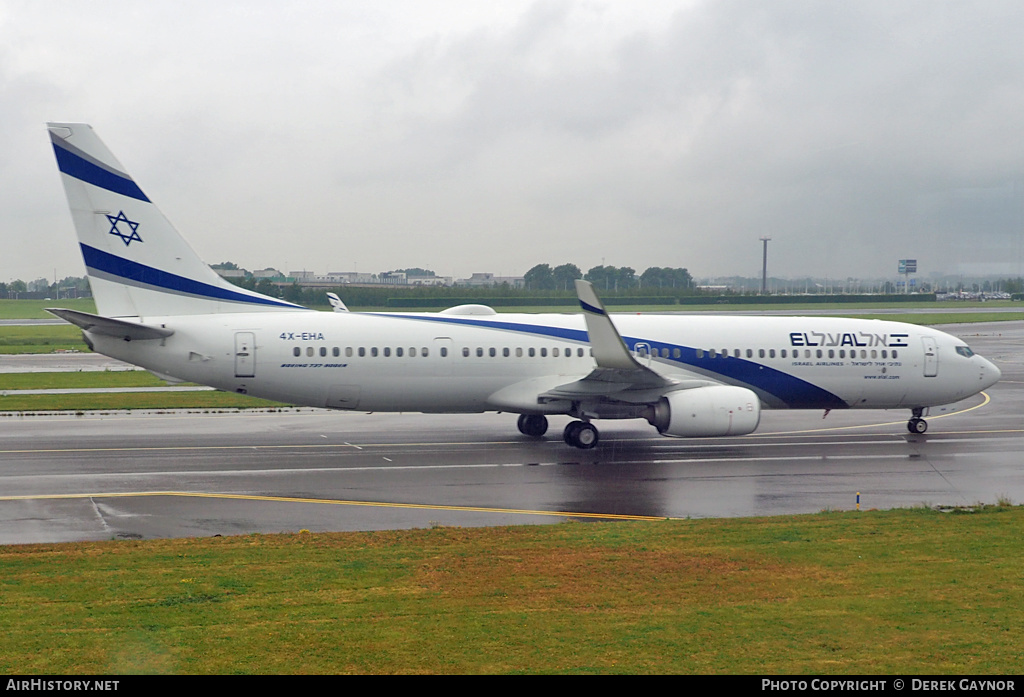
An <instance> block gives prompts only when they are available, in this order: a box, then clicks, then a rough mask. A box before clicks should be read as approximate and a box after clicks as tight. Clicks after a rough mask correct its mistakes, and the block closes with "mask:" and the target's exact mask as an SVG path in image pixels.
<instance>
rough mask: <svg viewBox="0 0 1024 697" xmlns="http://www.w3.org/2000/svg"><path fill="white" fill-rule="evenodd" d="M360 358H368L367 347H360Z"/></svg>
mask: <svg viewBox="0 0 1024 697" xmlns="http://www.w3.org/2000/svg"><path fill="white" fill-rule="evenodd" d="M359 357H360V358H365V357H366V347H365V346H360V347H359Z"/></svg>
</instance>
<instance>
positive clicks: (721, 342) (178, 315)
mask: <svg viewBox="0 0 1024 697" xmlns="http://www.w3.org/2000/svg"><path fill="white" fill-rule="evenodd" d="M49 132H50V138H51V140H52V141H53V149H54V152H55V153H56V156H57V165H58V167H59V169H60V172H61V178H62V179H63V182H64V189H65V191H66V193H67V198H68V203H69V205H70V207H71V216H72V218H73V220H74V225H75V229H76V230H77V232H78V240H79V244H80V246H81V250H82V256H83V257H84V259H85V266H86V269H87V271H88V276H89V282H90V284H91V286H92V290H93V296H94V297H95V300H96V308H97V311H98V314H97V315H91V314H87V313H84V312H78V311H74V310H66V309H52V310H50V312H52V313H53V314H55V315H57V316H58V317H62V318H63V319H65V320H67V321H68V322H71V323H73V324H76V325H78V326H79V327H81V328H82V330H83V335H84V337H85V341H86V342H87V343H88V345H89V346H90V348H92V349H93V350H95V351H98V352H100V353H103V354H106V355H107V356H111V357H113V358H117V359H120V360H123V361H127V362H128V363H133V364H135V365H138V366H141V367H143V368H145V369H147V370H150V371H152V372H153V373H156V374H157V375H160V376H165V377H169V378H173V379H177V380H188V381H192V382H197V383H201V384H205V385H210V386H213V387H215V388H217V389H220V390H225V391H228V392H238V393H242V394H249V395H254V396H258V397H264V398H267V399H272V400H277V401H280V402H287V403H290V404H300V405H308V406H315V407H326V408H328V409H345V410H358V411H395V412H398V411H404V412H408V411H421V412H440V413H470V412H485V411H501V412H511V413H515V414H519V415H520V416H519V430H520V431H521V432H522V433H524V434H526V435H528V436H533V437H540V436H542V435H544V433H545V432H546V431H547V428H548V420H547V416H550V415H553V414H565V415H568V416H570V417H572V418H573V419H574V420H573V421H571V422H570V423H569V425H568V426H566V428H565V432H564V439H565V441H566V443H569V444H570V445H573V446H575V447H577V448H592V447H594V446H595V445H596V444H597V441H598V432H597V429H596V428H595V427H594V424H593V421H594V420H595V419H646V420H647V421H648V422H649V423H650V424H651V425H652V426H654V427H655V428H657V429H658V432H660V433H662V434H663V435H666V436H678V437H700V436H730V435H744V434H748V433H752V432H753V431H754V430H755V429H756V428H757V425H758V422H759V421H760V418H761V410H762V409H818V410H826V412H827V410H831V409H897V408H901V409H909V410H910V411H911V414H912V416H911V418H910V421H909V422H908V424H907V425H908V428H909V430H910V431H911V432H912V433H924V432H925V430H926V429H927V423H926V422H925V421H924V419H923V418H922V417H923V416H926V415H927V413H928V410H929V409H930V408H935V407H937V406H941V405H947V404H950V403H953V402H957V401H959V400H962V399H964V398H966V397H969V396H971V395H974V394H977V393H978V392H980V391H982V390H984V389H985V388H987V387H989V386H990V385H992V384H993V383H995V382H996V381H997V380H998V379H999V377H1000V375H999V370H998V369H997V368H996V367H995V366H994V365H992V363H990V362H989V361H987V360H985V359H984V358H982V357H981V356H978V355H975V354H974V353H973V352H972V351H971V349H970V348H969V347H968V346H967V344H965V343H964V342H963V341H961V340H960V339H957V338H955V337H953V336H950V335H949V334H945V333H943V332H940V331H936V330H935V329H929V328H926V327H917V326H912V325H908V324H902V323H898V322H886V321H879V320H861V319H838V318H822V317H814V318H811V317H749V316H741V317H735V316H734V317H721V316H714V317H712V316H672V315H645V314H638V315H616V316H615V317H614V318H613V317H611V316H609V315H608V313H607V312H606V311H605V309H604V307H603V306H602V304H601V301H600V300H599V299H598V296H597V294H596V293H595V292H594V288H593V287H592V286H591V285H590V284H589V283H587V282H585V281H577V282H576V291H577V294H578V296H579V303H580V306H581V307H582V309H583V312H582V315H570V314H501V315H499V314H497V313H495V312H494V310H492V309H491V308H489V307H486V306H483V305H461V306H458V307H453V308H450V309H448V310H444V311H442V312H436V313H419V312H395V313H363V312H349V311H347V309H346V307H345V305H344V304H343V303H342V302H341V301H340V299H338V298H337V297H336V296H335V297H333V298H331V302H332V305H333V306H334V309H335V311H334V312H317V311H313V310H309V309H307V308H304V307H301V306H298V305H294V304H292V303H288V302H285V301H283V300H279V299H278V298H272V297H268V296H265V295H261V294H259V293H255V292H253V291H249V290H245V289H243V288H239V287H236V286H234V285H232V284H231V283H229V282H228V281H225V280H223V279H222V278H221V277H220V276H218V275H217V274H216V273H215V272H214V271H213V270H212V269H211V268H210V267H209V266H207V265H206V264H205V263H203V262H202V261H201V260H200V258H199V256H198V255H197V254H196V253H195V252H194V251H193V250H192V248H191V247H189V245H188V243H187V242H185V240H184V238H182V237H181V235H179V234H178V232H177V231H176V230H175V229H174V227H173V226H172V225H171V224H170V222H169V221H168V220H167V219H166V218H165V217H164V215H163V214H162V213H161V212H160V211H159V210H158V209H157V207H156V206H155V205H153V203H152V202H151V201H150V199H149V197H148V196H147V195H146V194H145V193H143V191H142V189H140V188H139V186H138V185H137V184H136V183H135V180H134V179H132V177H131V176H129V175H128V174H127V173H126V171H125V168H124V167H123V166H122V165H121V163H120V162H118V160H117V159H116V158H115V157H114V156H113V155H112V154H111V152H110V150H108V149H107V147H106V146H105V145H104V144H103V142H102V141H101V140H100V139H99V138H98V137H97V136H96V134H95V133H94V132H93V130H92V128H91V127H90V126H88V125H85V124H77V123H52V124H49Z"/></svg>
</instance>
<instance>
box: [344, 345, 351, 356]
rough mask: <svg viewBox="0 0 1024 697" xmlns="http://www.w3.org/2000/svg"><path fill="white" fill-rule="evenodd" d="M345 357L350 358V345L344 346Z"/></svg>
mask: <svg viewBox="0 0 1024 697" xmlns="http://www.w3.org/2000/svg"><path fill="white" fill-rule="evenodd" d="M345 358H352V347H351V346H346V347H345Z"/></svg>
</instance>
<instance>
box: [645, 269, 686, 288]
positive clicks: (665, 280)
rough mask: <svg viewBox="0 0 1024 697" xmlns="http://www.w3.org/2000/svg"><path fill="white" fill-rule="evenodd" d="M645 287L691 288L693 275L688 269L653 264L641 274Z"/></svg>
mask: <svg viewBox="0 0 1024 697" xmlns="http://www.w3.org/2000/svg"><path fill="white" fill-rule="evenodd" d="M640 285H641V286H642V287H643V288H690V287H692V286H693V277H692V276H690V272H689V271H687V270H686V269H678V268H675V269H673V268H668V267H660V266H652V267H650V268H649V269H647V270H646V271H644V272H643V273H642V274H640Z"/></svg>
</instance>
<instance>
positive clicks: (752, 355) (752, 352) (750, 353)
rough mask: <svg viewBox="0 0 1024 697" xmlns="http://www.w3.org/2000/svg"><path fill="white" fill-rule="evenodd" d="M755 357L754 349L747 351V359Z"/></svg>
mask: <svg viewBox="0 0 1024 697" xmlns="http://www.w3.org/2000/svg"><path fill="white" fill-rule="evenodd" d="M753 357H754V349H747V358H753Z"/></svg>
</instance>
